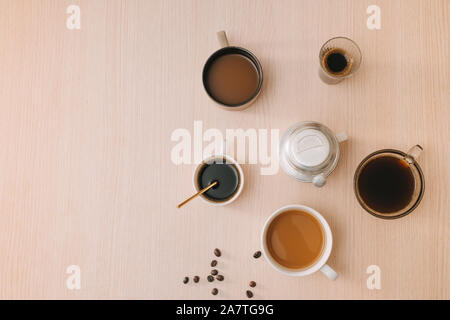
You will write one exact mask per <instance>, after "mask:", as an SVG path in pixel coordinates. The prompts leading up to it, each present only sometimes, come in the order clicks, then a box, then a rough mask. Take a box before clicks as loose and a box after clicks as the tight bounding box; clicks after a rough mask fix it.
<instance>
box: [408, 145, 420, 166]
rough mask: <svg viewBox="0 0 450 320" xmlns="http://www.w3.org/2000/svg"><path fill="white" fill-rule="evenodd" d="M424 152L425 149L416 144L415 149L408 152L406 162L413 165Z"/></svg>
mask: <svg viewBox="0 0 450 320" xmlns="http://www.w3.org/2000/svg"><path fill="white" fill-rule="evenodd" d="M422 151H423V148H422V147H421V146H420V145H418V144H416V145H415V146H414V147H412V148H411V149H409V150H408V154H407V155H406V156H405V160H406V162H408V163H409V164H413V163H414V162H416V161H417V159H418V158H419V156H420V154H421V153H422Z"/></svg>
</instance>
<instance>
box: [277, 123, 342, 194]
mask: <svg viewBox="0 0 450 320" xmlns="http://www.w3.org/2000/svg"><path fill="white" fill-rule="evenodd" d="M345 136H346V135H345ZM345 139H346V137H344V136H343V135H342V139H340V140H338V137H336V135H335V134H334V133H333V132H332V131H331V130H330V129H329V128H327V127H326V126H324V125H323V124H320V123H318V122H312V121H307V122H299V123H296V124H294V125H293V126H291V127H290V128H289V129H288V130H287V131H286V132H285V134H284V135H283V137H282V138H281V142H280V165H281V167H282V168H283V170H284V171H285V172H286V173H287V174H288V175H290V176H292V177H294V178H295V179H297V180H300V181H304V182H312V183H313V184H314V185H315V186H317V187H321V186H323V185H324V184H325V181H326V177H327V176H328V175H329V174H330V173H331V172H332V171H333V169H334V168H335V167H336V165H337V162H338V160H339V141H343V140H345Z"/></svg>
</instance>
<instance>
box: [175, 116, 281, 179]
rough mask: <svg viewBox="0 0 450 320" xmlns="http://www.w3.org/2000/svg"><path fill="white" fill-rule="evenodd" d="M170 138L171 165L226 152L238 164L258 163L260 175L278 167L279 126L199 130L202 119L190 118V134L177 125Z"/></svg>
mask: <svg viewBox="0 0 450 320" xmlns="http://www.w3.org/2000/svg"><path fill="white" fill-rule="evenodd" d="M269 136H270V137H269ZM170 138H171V140H172V141H174V142H177V144H176V145H175V146H173V147H172V151H171V154H170V158H171V161H172V163H173V164H175V165H180V164H192V163H200V162H202V161H203V160H204V159H206V158H208V157H210V156H212V155H222V154H225V153H226V154H227V155H228V156H229V157H231V158H234V159H235V160H236V161H237V162H238V163H239V164H245V163H248V164H260V165H261V168H260V173H261V175H274V174H276V173H277V172H278V170H279V161H278V144H279V139H280V130H279V129H271V130H270V132H269V131H268V130H267V129H258V130H257V129H254V128H250V129H247V130H244V129H226V130H225V134H223V132H222V131H220V130H219V129H216V128H209V129H207V130H205V131H203V122H202V121H194V131H193V133H192V134H191V132H190V131H189V130H188V129H185V128H178V129H175V130H174V131H173V132H172V134H171V137H170ZM269 141H270V143H269ZM247 142H248V143H247ZM205 143H206V145H205V146H204V144H205ZM269 144H270V147H269ZM235 149H236V150H237V151H236V155H235Z"/></svg>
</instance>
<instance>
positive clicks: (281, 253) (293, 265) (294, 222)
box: [265, 210, 325, 270]
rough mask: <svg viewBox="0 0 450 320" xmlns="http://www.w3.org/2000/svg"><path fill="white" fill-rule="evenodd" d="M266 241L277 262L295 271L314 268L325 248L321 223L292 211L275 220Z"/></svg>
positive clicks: (302, 213) (271, 254)
mask: <svg viewBox="0 0 450 320" xmlns="http://www.w3.org/2000/svg"><path fill="white" fill-rule="evenodd" d="M265 241H266V244H267V249H268V252H269V254H270V256H271V257H272V258H273V260H275V261H276V262H277V263H278V264H279V265H281V266H282V267H284V268H288V269H292V270H301V269H306V268H308V267H310V266H312V265H313V264H314V263H315V262H316V261H317V260H318V259H319V258H320V257H321V255H322V252H323V249H324V246H325V236H324V231H323V229H322V225H321V223H320V222H319V221H318V220H317V219H316V217H314V216H313V215H311V214H310V213H308V212H305V211H302V210H289V211H286V212H283V213H281V214H280V215H278V216H277V217H275V218H274V219H273V221H272V222H271V223H270V225H269V227H268V229H267V234H266V240H265Z"/></svg>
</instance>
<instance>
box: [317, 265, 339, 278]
mask: <svg viewBox="0 0 450 320" xmlns="http://www.w3.org/2000/svg"><path fill="white" fill-rule="evenodd" d="M320 271H322V273H323V274H324V275H326V276H327V277H328V279H330V280H336V279H337V277H339V275H338V273H337V272H336V271H334V270H333V269H332V268H331V267H330V266H329V265H327V264H324V265H323V267H322V268H320Z"/></svg>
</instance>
